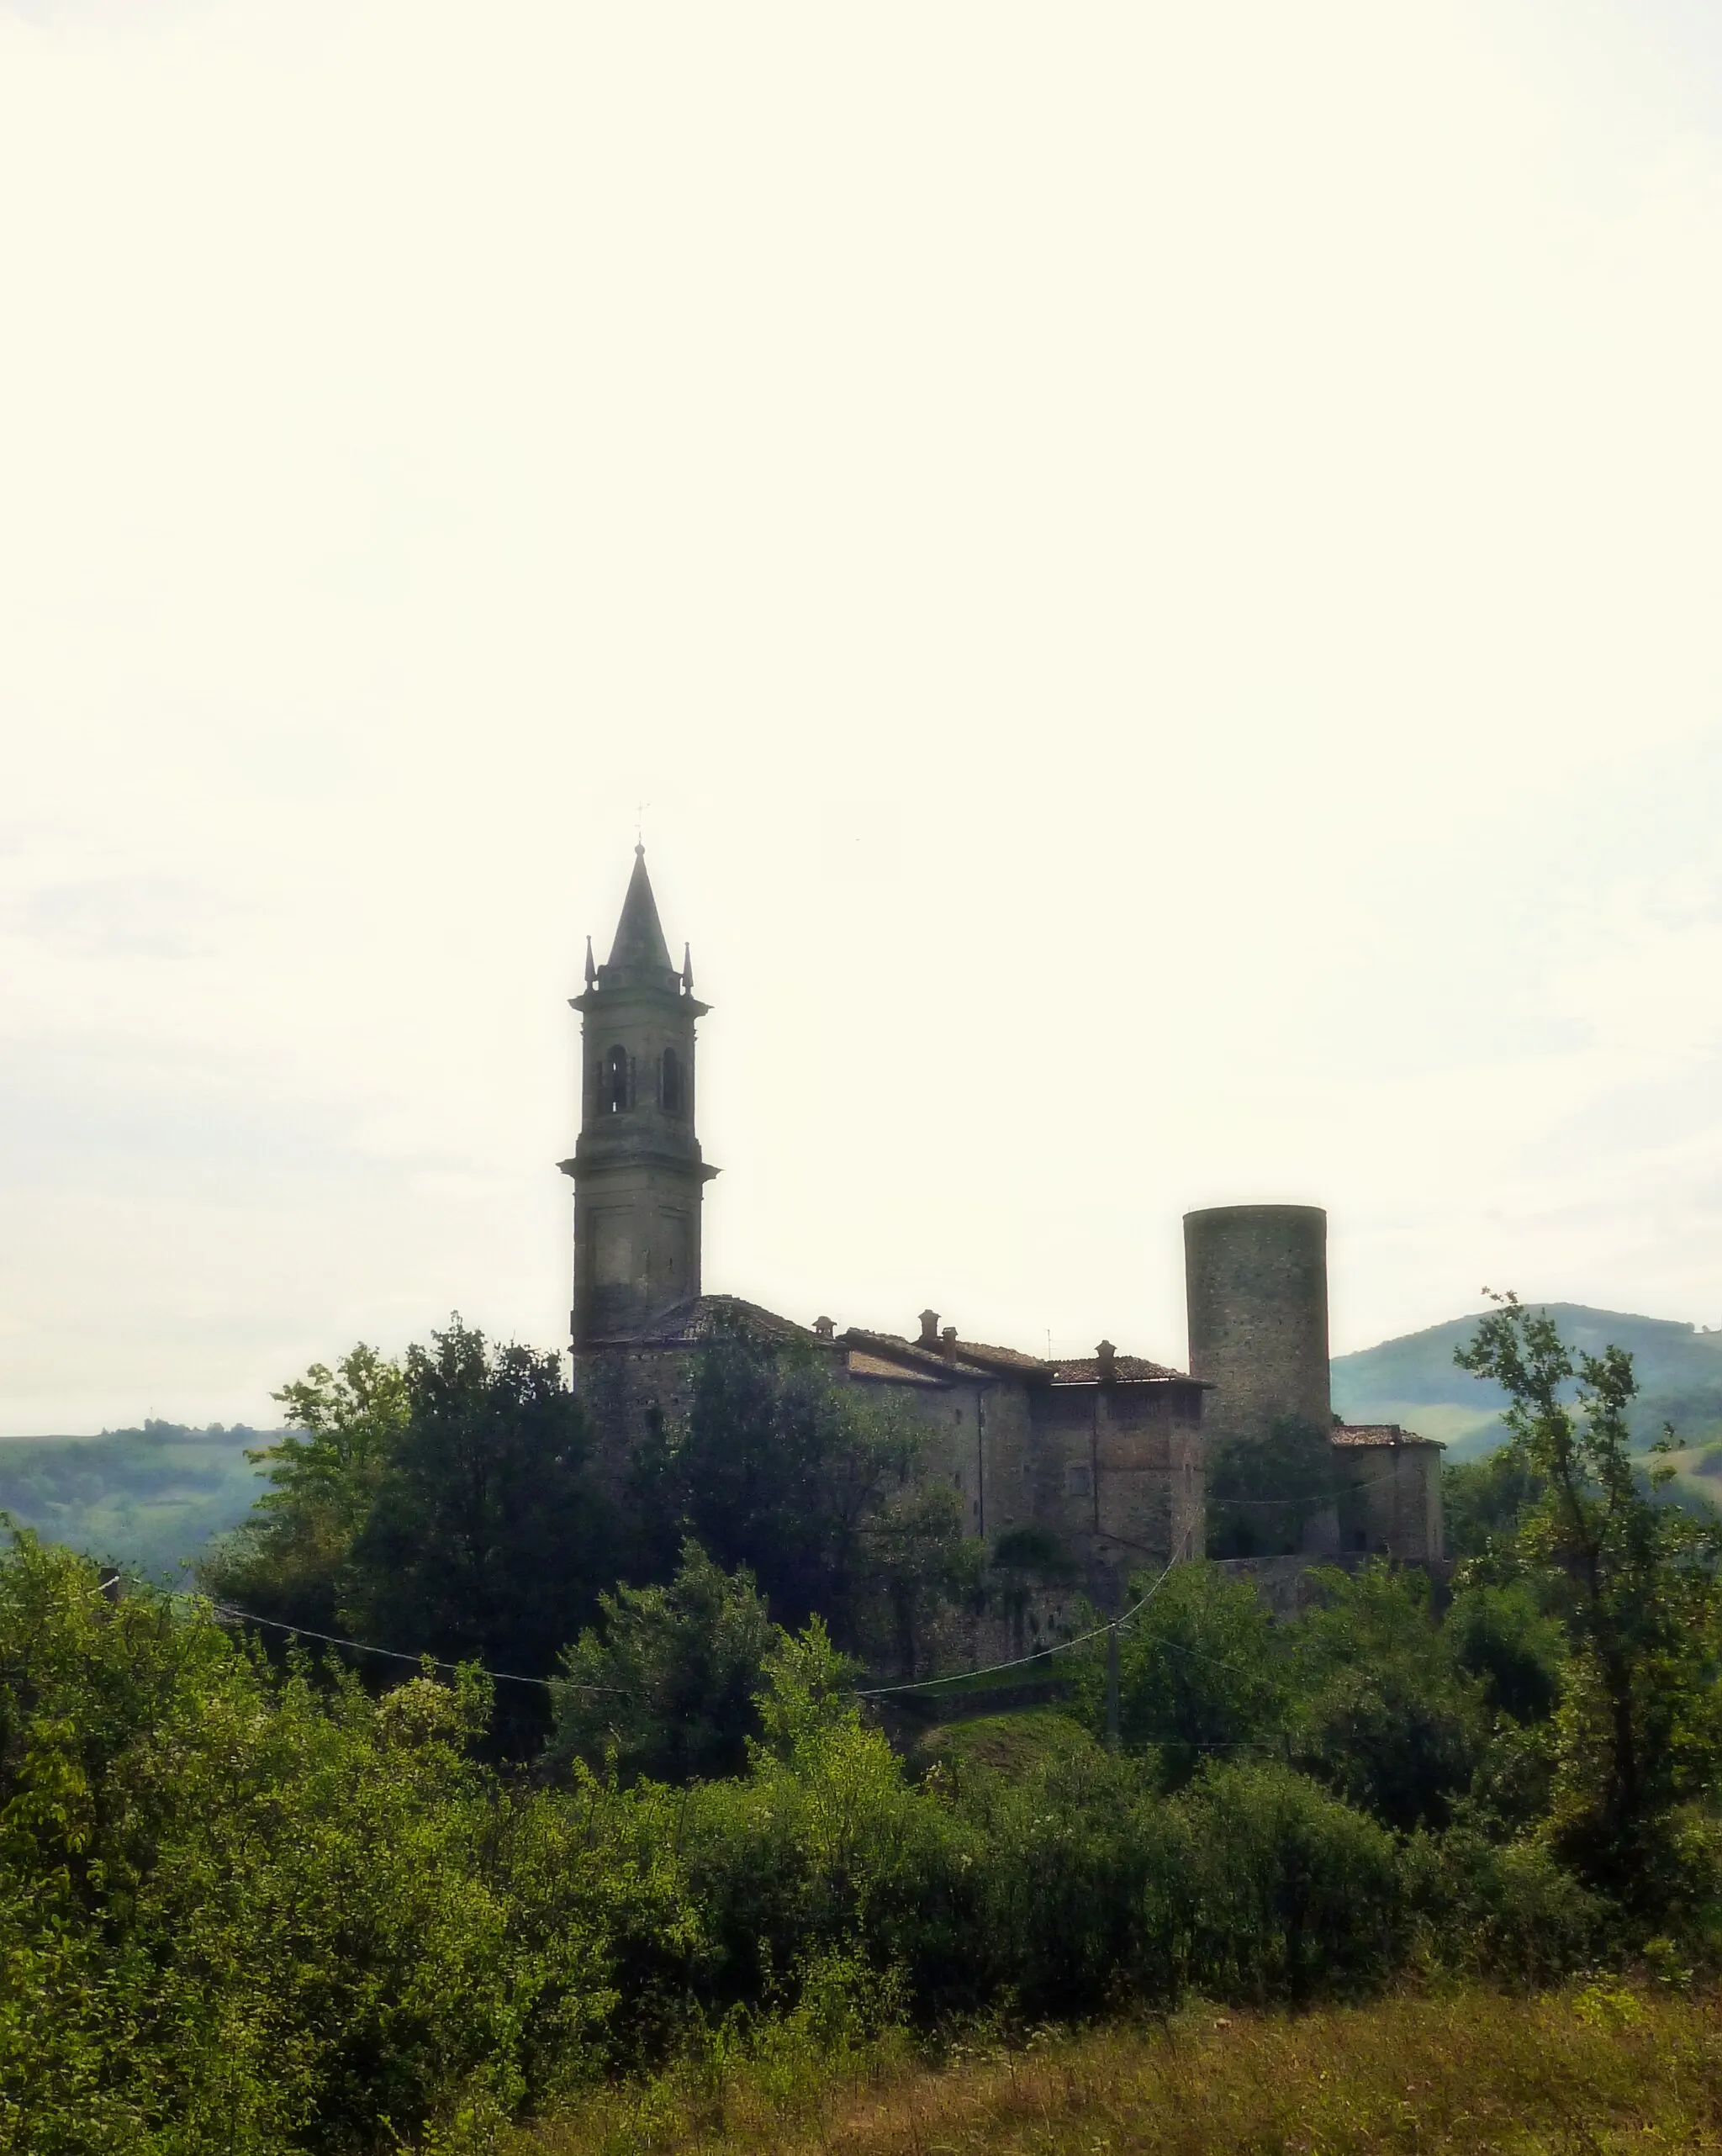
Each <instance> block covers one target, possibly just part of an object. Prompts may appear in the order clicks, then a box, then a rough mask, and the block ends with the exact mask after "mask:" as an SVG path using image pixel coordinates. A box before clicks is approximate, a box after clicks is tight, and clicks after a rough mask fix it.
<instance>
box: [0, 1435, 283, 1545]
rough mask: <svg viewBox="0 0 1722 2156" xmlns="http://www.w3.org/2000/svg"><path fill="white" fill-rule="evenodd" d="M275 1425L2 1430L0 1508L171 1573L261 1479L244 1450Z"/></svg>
mask: <svg viewBox="0 0 1722 2156" xmlns="http://www.w3.org/2000/svg"><path fill="white" fill-rule="evenodd" d="M277 1435H279V1433H278V1432H275V1431H268V1430H255V1429H245V1428H243V1427H236V1428H235V1429H223V1428H222V1427H221V1425H220V1424H219V1423H215V1424H211V1425H210V1427H209V1429H187V1428H186V1427H185V1426H184V1425H183V1424H179V1423H163V1422H146V1423H145V1424H144V1426H143V1428H142V1429H118V1430H104V1431H103V1433H102V1435H101V1436H99V1437H13V1438H0V1511H3V1512H6V1513H9V1514H11V1516H12V1518H13V1519H14V1520H15V1521H16V1522H17V1523H18V1525H19V1526H20V1527H34V1529H35V1530H36V1531H37V1533H38V1534H40V1535H45V1536H46V1537H47V1538H48V1539H50V1540H52V1541H55V1542H68V1543H70V1544H71V1546H73V1548H75V1549H79V1550H86V1551H88V1552H89V1553H90V1554H91V1555H92V1556H97V1557H102V1558H105V1559H108V1560H109V1561H110V1562H113V1563H115V1564H120V1565H126V1566H130V1567H135V1569H137V1570H138V1571H140V1572H147V1573H150V1574H151V1575H152V1576H159V1575H162V1574H171V1573H176V1572H177V1571H178V1569H179V1567H181V1565H182V1563H185V1562H188V1561H189V1560H191V1559H192V1558H194V1557H195V1556H197V1554H198V1551H200V1550H201V1549H202V1548H203V1545H204V1544H205V1543H206V1542H207V1541H208V1540H209V1539H210V1537H211V1536H212V1535H219V1534H220V1533H221V1532H222V1530H224V1529H225V1528H229V1527H232V1526H234V1525H235V1524H236V1523H237V1522H238V1521H240V1519H244V1517H245V1515H246V1513H247V1512H249V1511H250V1510H251V1506H252V1505H253V1504H254V1503H256V1499H257V1498H258V1496H259V1494H260V1493H261V1491H262V1489H263V1487H264V1485H263V1483H262V1482H261V1479H260V1477H259V1476H258V1473H257V1471H256V1468H255V1467H253V1466H251V1462H250V1461H248V1460H247V1459H246V1450H247V1448H249V1449H250V1450H251V1451H256V1450H257V1449H258V1448H259V1447H260V1446H262V1445H268V1444H271V1443H272V1442H273V1440H274V1438H275V1437H276V1436H277Z"/></svg>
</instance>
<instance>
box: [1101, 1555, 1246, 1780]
mask: <svg viewBox="0 0 1722 2156" xmlns="http://www.w3.org/2000/svg"><path fill="white" fill-rule="evenodd" d="M1147 1585H1148V1583H1147V1581H1145V1580H1140V1579H1138V1580H1137V1581H1135V1582H1133V1583H1132V1593H1133V1595H1139V1594H1141V1593H1143V1592H1144V1589H1145V1588H1146V1587H1147ZM1284 1660H1285V1657H1284V1654H1283V1651H1282V1650H1281V1647H1280V1645H1279V1642H1278V1641H1277V1640H1276V1636H1275V1632H1274V1625H1273V1620H1272V1619H1271V1617H1270V1614H1269V1613H1268V1608H1267V1604H1265V1602H1264V1601H1263V1600H1262V1599H1261V1597H1260V1595H1259V1594H1258V1593H1256V1591H1255V1588H1254V1587H1252V1586H1251V1585H1250V1584H1249V1582H1248V1581H1246V1580H1231V1579H1227V1578H1226V1577H1224V1576H1223V1574H1222V1573H1220V1572H1216V1571H1215V1570H1214V1569H1213V1568H1212V1567H1211V1566H1208V1565H1205V1564H1191V1565H1178V1566H1175V1567H1173V1569H1172V1571H1171V1572H1169V1573H1168V1574H1167V1575H1166V1577H1165V1580H1164V1582H1163V1583H1161V1585H1160V1586H1159V1588H1158V1589H1157V1590H1156V1592H1155V1593H1154V1596H1153V1599H1151V1600H1150V1601H1149V1604H1148V1605H1147V1607H1146V1608H1145V1609H1143V1610H1142V1611H1141V1612H1140V1613H1139V1614H1138V1615H1137V1616H1135V1617H1133V1619H1132V1620H1130V1622H1129V1624H1128V1625H1125V1626H1124V1627H1123V1628H1122V1630H1121V1632H1120V1634H1119V1639H1118V1731H1119V1736H1120V1737H1121V1739H1122V1742H1123V1745H1124V1747H1125V1749H1126V1750H1127V1751H1133V1752H1137V1751H1153V1752H1155V1753H1157V1755H1158V1762H1159V1775H1160V1779H1161V1781H1162V1783H1164V1785H1165V1787H1166V1788H1168V1789H1181V1788H1182V1787H1183V1786H1184V1784H1185V1783H1186V1782H1188V1781H1189V1780H1190V1779H1191V1777H1192V1776H1193V1775H1194V1774H1195V1773H1196V1770H1197V1768H1199V1767H1201V1766H1202V1762H1204V1760H1207V1759H1211V1758H1213V1759H1220V1760H1226V1759H1233V1758H1242V1757H1246V1756H1247V1755H1248V1754H1249V1752H1252V1751H1254V1750H1256V1749H1268V1748H1270V1746H1272V1744H1273V1741H1274V1740H1275V1739H1276V1737H1277V1736H1278V1734H1279V1731H1280V1730H1281V1726H1282V1724H1283V1719H1284V1710H1285V1703H1286V1681H1285V1672H1284ZM1102 1667H1103V1665H1102V1661H1101V1657H1093V1658H1092V1659H1091V1660H1090V1661H1089V1662H1086V1663H1085V1665H1084V1668H1083V1673H1082V1678H1081V1689H1080V1698H1081V1702H1082V1705H1083V1708H1084V1710H1085V1719H1086V1720H1087V1721H1088V1723H1089V1725H1090V1726H1091V1728H1092V1729H1093V1730H1094V1731H1095V1732H1096V1735H1098V1734H1099V1733H1100V1732H1101V1731H1102V1730H1103V1728H1104V1726H1105V1720H1106V1687H1105V1680H1104V1677H1103V1674H1102Z"/></svg>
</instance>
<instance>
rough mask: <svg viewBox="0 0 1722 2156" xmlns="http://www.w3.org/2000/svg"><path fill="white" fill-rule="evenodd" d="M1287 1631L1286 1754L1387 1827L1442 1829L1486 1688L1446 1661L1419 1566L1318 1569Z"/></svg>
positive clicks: (1460, 1782)
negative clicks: (1307, 1602) (1317, 1596)
mask: <svg viewBox="0 0 1722 2156" xmlns="http://www.w3.org/2000/svg"><path fill="white" fill-rule="evenodd" d="M1317 1577H1318V1579H1319V1580H1320V1582H1321V1583H1322V1587H1323V1596H1324V1599H1323V1602H1322V1603H1321V1604H1319V1605H1318V1607H1317V1608H1315V1609H1309V1610H1307V1611H1305V1613H1304V1614H1303V1615H1302V1617H1301V1618H1300V1619H1298V1620H1297V1624H1296V1625H1295V1626H1294V1627H1293V1628H1292V1640H1291V1654H1292V1712H1291V1736H1292V1755H1293V1757H1294V1758H1295V1759H1296V1761H1297V1763H1298V1764H1299V1765H1300V1766H1302V1767H1303V1768H1305V1769H1306V1770H1307V1772H1309V1773H1313V1774H1314V1775H1316V1776H1318V1778H1320V1779H1321V1780H1323V1781H1324V1782H1326V1783H1328V1786H1329V1787H1330V1788H1331V1789H1334V1791H1335V1793H1336V1794H1339V1796H1342V1797H1344V1799H1346V1801H1347V1802H1348V1803H1350V1804H1354V1805H1358V1806H1359V1807H1360V1809H1361V1810H1365V1811H1369V1812H1372V1813H1373V1814H1374V1815H1375V1816H1376V1818H1377V1819H1379V1820H1381V1821H1383V1823H1384V1824H1385V1825H1387V1826H1396V1827H1400V1828H1410V1827H1413V1826H1445V1824H1446V1823H1447V1820H1448V1819H1449V1817H1450V1813H1451V1809H1452V1805H1453V1804H1454V1801H1455V1799H1456V1798H1457V1797H1458V1796H1459V1795H1460V1794H1461V1793H1462V1792H1463V1791H1464V1790H1465V1789H1467V1788H1468V1787H1469V1785H1470V1783H1471V1776H1472V1774H1473V1773H1474V1771H1475V1769H1476V1764H1477V1762H1478V1759H1479V1758H1480V1757H1481V1756H1482V1747H1483V1744H1484V1741H1485V1738H1486V1735H1487V1726H1486V1722H1485V1718H1484V1715H1483V1709H1482V1689H1481V1687H1480V1685H1479V1684H1478V1683H1477V1682H1476V1679H1474V1678H1471V1677H1469V1676H1467V1675H1466V1672H1464V1671H1462V1670H1461V1668H1459V1667H1458V1666H1457V1665H1456V1663H1455V1661H1454V1658H1453V1655H1452V1651H1451V1646H1450V1641H1449V1640H1448V1637H1447V1635H1445V1632H1444V1631H1443V1630H1441V1629H1440V1628H1439V1627H1438V1626H1437V1625H1436V1624H1435V1622H1434V1617H1433V1615H1432V1614H1431V1612H1430V1609H1429V1580H1428V1578H1427V1577H1426V1576H1425V1575H1424V1573H1423V1572H1415V1571H1401V1570H1399V1569H1398V1568H1397V1567H1394V1566H1392V1565H1390V1564H1387V1563H1386V1562H1381V1561H1379V1560H1377V1561H1376V1562H1371V1563H1370V1564H1369V1565H1367V1566H1366V1567H1365V1568H1364V1569H1363V1571H1361V1572H1354V1573H1346V1572H1341V1571H1339V1569H1338V1568H1337V1567H1330V1568H1328V1569H1326V1570H1324V1571H1323V1572H1320V1573H1318V1575H1317Z"/></svg>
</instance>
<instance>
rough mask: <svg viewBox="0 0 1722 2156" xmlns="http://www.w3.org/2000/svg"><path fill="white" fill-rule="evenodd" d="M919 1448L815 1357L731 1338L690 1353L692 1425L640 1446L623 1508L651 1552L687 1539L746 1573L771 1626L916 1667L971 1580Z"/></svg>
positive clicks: (895, 1417)
mask: <svg viewBox="0 0 1722 2156" xmlns="http://www.w3.org/2000/svg"><path fill="white" fill-rule="evenodd" d="M925 1443H926V1431H925V1427H924V1425H923V1424H921V1423H920V1422H918V1421H917V1420H916V1419H915V1418H914V1417H913V1416H911V1414H908V1413H906V1411H904V1410H902V1409H901V1408H896V1407H895V1406H894V1405H890V1404H886V1403H874V1402H872V1401H869V1400H866V1399H864V1398H861V1397H859V1396H858V1393H857V1392H856V1391H855V1390H854V1389H853V1388H852V1387H846V1386H838V1385H835V1384H833V1383H832V1381H831V1379H830V1378H829V1377H828V1376H827V1374H826V1372H825V1371H824V1369H823V1368H822V1367H821V1365H820V1364H819V1363H818V1361H816V1358H815V1357H814V1356H813V1355H811V1353H808V1352H806V1351H805V1350H800V1349H797V1348H795V1347H793V1346H792V1347H783V1346H780V1345H777V1344H775V1343H771V1342H766V1341H761V1340H756V1339H754V1338H753V1337H752V1336H750V1335H749V1334H747V1333H746V1332H745V1331H742V1330H739V1329H738V1330H737V1331H735V1332H733V1333H732V1334H727V1335H726V1336H724V1337H721V1338H720V1339H718V1340H714V1341H713V1342H711V1343H710V1345H708V1346H706V1347H705V1348H704V1349H703V1350H701V1351H700V1360H699V1366H698V1368H697V1370H696V1371H695V1381H694V1386H693V1395H692V1399H691V1401H690V1403H689V1413H688V1415H687V1418H686V1419H685V1421H684V1422H681V1423H679V1424H662V1425H660V1427H659V1428H658V1430H657V1431H656V1432H655V1433H653V1434H652V1435H651V1436H649V1437H648V1439H647V1443H646V1445H644V1446H643V1447H642V1451H641V1452H640V1454H639V1456H638V1457H637V1460H636V1461H635V1464H634V1468H633V1472H632V1474H631V1478H630V1482H629V1488H628V1501H629V1503H630V1506H631V1509H632V1510H633V1511H634V1513H635V1514H636V1516H637V1518H636V1531H637V1534H638V1535H640V1537H641V1541H642V1548H643V1549H645V1550H646V1551H652V1552H658V1553H662V1552H663V1551H665V1549H666V1547H667V1546H668V1547H670V1548H673V1547H675V1546H679V1543H680V1542H681V1540H683V1539H684V1538H685V1537H688V1536H692V1537H693V1539H694V1540H696V1541H697V1542H698V1543H699V1544H700V1546H701V1548H702V1549H704V1550H705V1551H708V1552H709V1553H710V1556H711V1557H712V1559H713V1561H714V1562H716V1564H717V1565H718V1566H719V1567H721V1568H722V1569H724V1570H726V1571H734V1570H735V1569H736V1568H737V1567H743V1566H745V1567H747V1570H748V1572H750V1573H751V1574H752V1575H753V1578H754V1580H755V1581H756V1582H757V1583H758V1588H759V1589H760V1592H761V1593H763V1595H764V1596H765V1599H766V1600H767V1602H768V1603H769V1605H770V1609H771V1613H772V1615H773V1617H774V1619H776V1620H778V1621H779V1623H781V1624H784V1625H789V1626H791V1627H794V1626H798V1625H802V1624H805V1623H806V1620H808V1618H809V1617H811V1616H812V1615H813V1614H816V1613H817V1614H820V1615H821V1616H822V1617H823V1618H824V1619H825V1620H826V1621H827V1623H828V1624H829V1625H830V1626H831V1627H832V1631H833V1633H834V1634H835V1635H837V1637H838V1638H839V1639H840V1640H842V1641H843V1642H844V1643H845V1645H847V1646H863V1645H867V1646H872V1647H874V1648H875V1649H878V1648H879V1647H881V1646H887V1645H889V1646H890V1647H891V1648H892V1649H893V1650H894V1651H895V1656H896V1658H897V1659H898V1660H899V1661H900V1662H901V1661H902V1660H903V1659H905V1658H907V1659H908V1660H909V1661H910V1662H911V1663H912V1662H913V1661H914V1660H915V1658H916V1656H917V1654H918V1652H919V1650H920V1644H921V1642H922V1639H923V1638H924V1635H925V1633H926V1631H927V1627H928V1625H930V1624H931V1623H932V1621H933V1620H934V1619H935V1617H936V1614H937V1613H938V1609H940V1608H941V1607H942V1606H945V1605H947V1604H948V1603H949V1602H950V1601H951V1600H953V1599H955V1598H957V1597H959V1596H960V1595H961V1594H962V1593H965V1592H966V1591H967V1590H968V1583H969V1580H970V1578H971V1576H972V1574H973V1573H974V1572H975V1564H974V1562H973V1553H972V1552H969V1551H968V1549H967V1546H966V1545H965V1544H964V1537H963V1534H962V1526H961V1520H960V1517H959V1509H958V1508H957V1507H956V1506H954V1505H953V1504H951V1503H948V1502H946V1501H944V1500H942V1499H939V1498H932V1497H930V1496H929V1495H928V1494H927V1490H926V1489H925V1488H924V1487H922V1486H920V1485H919V1483H918V1482H917V1475H916V1470H917V1468H918V1466H919V1464H920V1461H921V1457H922V1451H923V1449H924V1446H925ZM662 1561H663V1560H662V1556H661V1554H660V1556H659V1558H658V1562H662Z"/></svg>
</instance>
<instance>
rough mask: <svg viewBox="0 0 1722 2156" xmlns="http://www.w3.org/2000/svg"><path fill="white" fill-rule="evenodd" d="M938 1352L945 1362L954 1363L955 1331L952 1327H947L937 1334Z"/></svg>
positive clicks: (955, 1356)
mask: <svg viewBox="0 0 1722 2156" xmlns="http://www.w3.org/2000/svg"><path fill="white" fill-rule="evenodd" d="M938 1351H939V1353H940V1354H941V1355H943V1357H944V1359H945V1361H947V1362H954V1361H956V1359H957V1329H956V1327H955V1326H954V1325H947V1326H946V1327H945V1329H944V1330H943V1332H942V1333H941V1334H939V1336H938Z"/></svg>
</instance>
